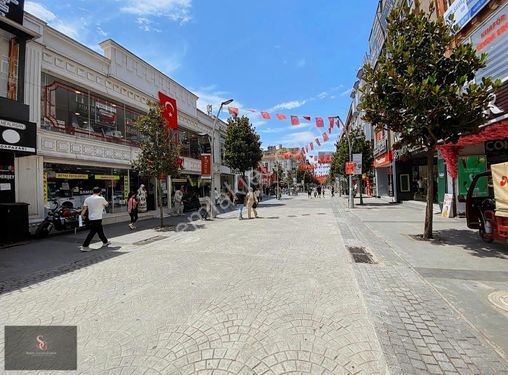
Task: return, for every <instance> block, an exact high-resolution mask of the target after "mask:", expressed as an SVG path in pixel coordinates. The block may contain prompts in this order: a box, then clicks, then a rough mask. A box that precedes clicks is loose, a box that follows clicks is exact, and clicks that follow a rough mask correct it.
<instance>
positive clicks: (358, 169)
mask: <svg viewBox="0 0 508 375" xmlns="http://www.w3.org/2000/svg"><path fill="white" fill-rule="evenodd" d="M353 164H354V173H353V174H362V154H353Z"/></svg>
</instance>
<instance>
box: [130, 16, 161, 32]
mask: <svg viewBox="0 0 508 375" xmlns="http://www.w3.org/2000/svg"><path fill="white" fill-rule="evenodd" d="M136 23H137V24H138V27H139V28H140V29H141V30H143V31H146V32H156V33H160V32H162V30H161V29H159V28H157V27H154V26H153V25H154V23H153V22H152V21H151V20H149V19H148V18H146V17H138V18H137V19H136Z"/></svg>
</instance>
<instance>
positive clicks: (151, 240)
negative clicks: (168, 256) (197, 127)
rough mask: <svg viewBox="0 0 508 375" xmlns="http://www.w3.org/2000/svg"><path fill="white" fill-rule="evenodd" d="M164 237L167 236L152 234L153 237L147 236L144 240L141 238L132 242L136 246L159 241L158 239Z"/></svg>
mask: <svg viewBox="0 0 508 375" xmlns="http://www.w3.org/2000/svg"><path fill="white" fill-rule="evenodd" d="M165 238H167V236H153V237H149V238H146V239H144V240H141V241H136V242H133V243H132V244H133V245H136V246H142V245H148V244H150V243H152V242H156V241H160V240H163V239H165Z"/></svg>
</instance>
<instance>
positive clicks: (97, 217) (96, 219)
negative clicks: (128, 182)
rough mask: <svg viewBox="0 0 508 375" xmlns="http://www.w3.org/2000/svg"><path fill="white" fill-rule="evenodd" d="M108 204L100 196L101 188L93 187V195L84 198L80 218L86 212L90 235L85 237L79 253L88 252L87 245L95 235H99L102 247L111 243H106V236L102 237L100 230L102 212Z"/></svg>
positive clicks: (102, 232)
mask: <svg viewBox="0 0 508 375" xmlns="http://www.w3.org/2000/svg"><path fill="white" fill-rule="evenodd" d="M108 205H109V203H108V201H107V200H105V199H104V197H103V196H102V195H101V188H99V187H94V188H93V195H92V196H90V197H88V198H86V199H85V202H84V203H83V208H82V209H81V216H84V215H85V213H86V212H87V210H88V220H89V221H90V233H88V236H86V239H85V242H83V245H82V246H81V248H80V250H81V251H90V250H92V249H90V247H89V245H90V242H91V241H92V239H93V238H94V236H95V234H98V235H99V238H100V239H101V241H102V247H105V246H108V245H110V244H111V242H109V241H108V239H107V238H106V236H105V235H104V230H103V229H102V211H103V210H104V209H105V208H106V207H108Z"/></svg>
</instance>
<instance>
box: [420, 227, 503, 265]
mask: <svg viewBox="0 0 508 375" xmlns="http://www.w3.org/2000/svg"><path fill="white" fill-rule="evenodd" d="M434 235H435V237H436V238H435V239H433V240H431V241H430V242H431V243H432V244H434V245H443V244H446V245H451V246H460V247H462V248H464V250H467V251H468V252H469V253H470V254H471V255H473V256H476V257H480V258H501V259H508V246H507V245H506V244H503V243H500V242H492V243H486V242H484V241H482V239H481V238H480V236H479V235H478V232H477V231H472V230H468V229H442V230H438V231H435V232H434Z"/></svg>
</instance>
